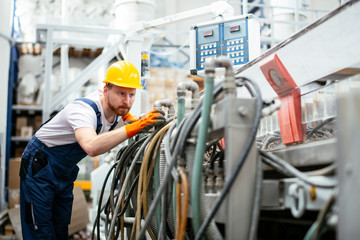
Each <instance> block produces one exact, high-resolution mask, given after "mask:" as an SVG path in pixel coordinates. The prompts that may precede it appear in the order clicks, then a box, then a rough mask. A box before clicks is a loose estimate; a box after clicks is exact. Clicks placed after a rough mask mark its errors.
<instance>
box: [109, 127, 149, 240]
mask: <svg viewBox="0 0 360 240" xmlns="http://www.w3.org/2000/svg"><path fill="white" fill-rule="evenodd" d="M155 134H156V131H154V132H153V133H151V134H150V135H149V137H148V138H147V139H146V140H145V142H144V144H143V145H142V146H141V147H140V149H139V151H138V152H137V153H136V155H135V157H134V159H133V161H132V163H131V165H130V168H129V170H128V174H127V175H126V178H125V181H124V183H123V187H122V188H121V191H120V194H119V199H121V198H122V197H123V196H124V193H125V189H126V186H127V184H128V182H129V180H130V177H131V173H132V171H133V170H134V168H135V165H136V162H137V159H138V158H139V157H140V154H141V153H142V152H143V151H144V148H145V146H146V145H147V144H148V143H149V142H150V140H151V139H152V137H153V136H154V135H155ZM120 206H121V202H120V201H118V202H117V204H116V208H115V211H114V215H113V216H116V215H117V214H118V212H119V208H120ZM115 223H116V218H112V220H111V225H110V231H109V235H108V236H107V240H111V239H112V237H113V232H114V228H115ZM144 234H145V231H144Z"/></svg>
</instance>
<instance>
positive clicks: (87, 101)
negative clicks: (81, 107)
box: [75, 98, 118, 134]
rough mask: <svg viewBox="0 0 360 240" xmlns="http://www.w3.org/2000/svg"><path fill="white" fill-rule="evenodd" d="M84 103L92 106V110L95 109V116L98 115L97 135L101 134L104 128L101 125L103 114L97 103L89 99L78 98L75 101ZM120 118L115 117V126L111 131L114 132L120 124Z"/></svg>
mask: <svg viewBox="0 0 360 240" xmlns="http://www.w3.org/2000/svg"><path fill="white" fill-rule="evenodd" d="M78 100H80V101H83V102H84V103H87V104H89V105H90V107H92V109H94V111H95V114H96V119H97V123H96V134H99V133H100V131H101V128H102V124H101V113H100V111H99V108H98V107H97V105H96V103H95V102H94V101H92V100H90V99H88V98H77V99H75V101H78ZM117 121H118V116H116V117H115V122H114V124H113V125H112V126H111V127H110V130H109V131H111V130H113V129H114V128H115V127H116V125H117V124H118V122H117Z"/></svg>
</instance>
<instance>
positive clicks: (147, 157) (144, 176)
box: [134, 122, 173, 238]
mask: <svg viewBox="0 0 360 240" xmlns="http://www.w3.org/2000/svg"><path fill="white" fill-rule="evenodd" d="M172 124H173V122H170V123H168V124H167V125H166V126H164V127H163V128H161V129H160V130H159V131H157V133H156V134H155V136H154V137H153V138H152V139H151V141H150V142H149V146H148V147H147V149H146V151H145V154H144V157H143V162H142V164H141V168H140V178H139V186H138V192H137V214H136V217H137V218H136V224H134V225H136V238H138V235H139V232H140V227H141V226H140V220H141V207H142V199H143V198H145V196H146V189H147V184H148V182H149V179H150V176H151V174H152V169H153V167H154V164H155V161H154V158H152V160H153V161H152V162H151V167H150V169H149V172H150V173H149V175H147V171H148V163H149V160H150V154H151V152H152V150H153V148H154V146H155V144H156V143H158V140H159V138H160V136H162V135H163V134H164V133H165V132H166V131H167V130H168V129H169V127H170V126H171V125H172ZM158 147H159V144H158ZM147 176H149V179H147V178H148V177H147ZM146 180H147V181H146ZM143 189H144V191H142V190H143ZM143 205H145V208H146V199H145V201H144V202H143ZM143 214H144V217H146V210H145V211H144V213H143ZM148 231H149V230H148ZM150 232H151V231H149V233H150ZM150 235H151V234H150Z"/></svg>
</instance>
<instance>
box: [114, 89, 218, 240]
mask: <svg viewBox="0 0 360 240" xmlns="http://www.w3.org/2000/svg"><path fill="white" fill-rule="evenodd" d="M221 90H222V84H218V85H217V86H216V87H215V89H214V97H216V96H218V94H219V93H220V92H221ZM201 105H202V101H200V102H199V104H198V106H197V107H196V109H195V110H194V112H192V113H191V114H189V115H188V116H186V117H184V119H183V121H186V122H184V124H185V125H184V129H183V130H182V131H180V133H179V137H178V139H177V142H176V145H175V148H174V152H173V155H172V157H171V161H170V162H169V165H168V169H167V171H166V172H165V176H164V178H163V183H162V184H161V185H160V187H159V189H158V191H157V193H156V195H155V197H154V200H153V202H152V204H151V206H150V209H149V212H148V216H147V217H146V219H145V223H144V228H143V229H141V231H140V235H139V239H142V238H144V236H145V231H146V228H147V226H148V225H149V224H150V221H151V217H152V215H153V214H154V212H155V210H156V206H157V205H158V202H159V200H160V199H161V197H162V194H163V192H164V190H165V189H166V187H167V182H168V181H169V179H170V176H171V170H172V169H173V167H174V166H175V163H176V160H177V156H178V155H179V153H180V152H183V150H184V146H185V140H186V138H187V137H188V135H189V134H190V132H191V130H192V129H193V127H194V126H195V124H196V122H197V120H198V119H199V118H200V115H201V111H199V109H201ZM162 227H163V228H165V226H162ZM109 240H110V239H109Z"/></svg>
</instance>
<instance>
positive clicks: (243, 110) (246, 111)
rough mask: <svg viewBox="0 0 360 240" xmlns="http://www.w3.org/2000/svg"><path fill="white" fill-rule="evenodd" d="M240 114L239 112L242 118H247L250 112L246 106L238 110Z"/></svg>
mask: <svg viewBox="0 0 360 240" xmlns="http://www.w3.org/2000/svg"><path fill="white" fill-rule="evenodd" d="M238 112H239V114H240V116H242V117H245V116H246V115H247V114H248V112H249V111H248V109H247V108H246V107H245V106H240V107H239V108H238Z"/></svg>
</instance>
